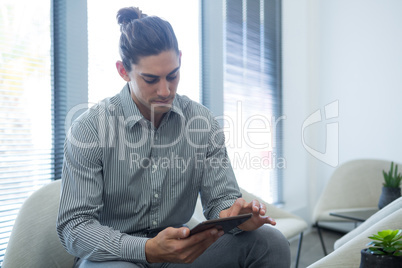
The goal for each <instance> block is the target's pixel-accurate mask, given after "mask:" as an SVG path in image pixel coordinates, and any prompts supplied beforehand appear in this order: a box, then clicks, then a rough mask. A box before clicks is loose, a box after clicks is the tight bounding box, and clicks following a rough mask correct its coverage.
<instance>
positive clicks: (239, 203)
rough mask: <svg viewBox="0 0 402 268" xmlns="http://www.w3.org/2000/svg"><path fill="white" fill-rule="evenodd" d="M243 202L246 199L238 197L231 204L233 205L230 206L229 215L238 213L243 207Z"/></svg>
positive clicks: (244, 202)
mask: <svg viewBox="0 0 402 268" xmlns="http://www.w3.org/2000/svg"><path fill="white" fill-rule="evenodd" d="M245 204H246V200H244V199H243V198H238V199H237V200H236V201H235V203H234V204H233V206H232V207H231V208H230V213H229V217H230V216H237V215H239V213H240V211H241V210H242V209H243V207H244V206H245Z"/></svg>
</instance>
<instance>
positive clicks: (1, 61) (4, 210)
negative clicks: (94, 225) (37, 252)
mask: <svg viewBox="0 0 402 268" xmlns="http://www.w3.org/2000/svg"><path fill="white" fill-rule="evenodd" d="M50 10H51V8H50V1H48V0H38V1H30V0H24V1H23V0H21V1H14V0H2V1H1V2H0V103H1V105H0V266H1V263H2V260H3V258H4V253H5V249H6V247H7V242H8V238H9V236H10V233H11V229H12V226H13V223H14V221H15V218H16V215H17V213H18V210H19V208H20V206H21V205H22V203H23V202H24V200H25V199H26V198H27V197H28V196H29V195H30V194H31V193H32V192H34V191H35V190H36V189H38V188H39V187H41V186H42V185H44V184H46V183H48V182H49V181H50V180H51V178H52V161H53V160H52V113H51V110H52V92H51V88H52V79H51V19H50Z"/></svg>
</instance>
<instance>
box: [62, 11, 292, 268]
mask: <svg viewBox="0 0 402 268" xmlns="http://www.w3.org/2000/svg"><path fill="white" fill-rule="evenodd" d="M117 19H118V22H119V24H120V26H121V28H120V29H121V32H122V34H121V37H120V55H121V58H122V60H121V61H118V62H117V63H116V68H117V71H118V73H119V74H120V76H121V77H122V78H123V79H124V80H125V81H126V82H127V84H126V86H125V87H124V88H123V89H122V91H121V92H120V93H119V94H118V95H116V96H114V97H111V98H108V99H105V100H104V101H102V102H101V103H100V104H99V105H96V106H95V107H94V108H91V109H90V110H88V111H87V112H86V113H84V114H83V115H82V116H80V117H79V118H78V119H77V120H76V121H75V122H74V123H73V124H72V126H71V129H70V131H69V133H68V136H67V139H66V144H65V159H64V165H63V184H62V195H61V202H60V211H59V218H58V233H59V236H60V239H61V241H62V243H63V245H64V246H65V248H66V249H67V251H69V252H70V253H71V254H72V255H74V256H76V257H77V261H76V264H75V266H76V267H94V266H96V267H266V266H272V267H288V266H289V263H290V260H289V259H290V257H289V255H290V253H289V245H288V242H287V241H286V239H285V238H284V237H283V236H282V235H281V234H280V233H279V232H278V231H277V230H275V229H273V228H270V227H268V226H264V224H266V223H268V224H273V225H274V224H275V221H274V220H273V219H271V218H270V217H268V216H265V214H266V207H265V205H264V204H262V203H260V202H259V201H257V200H254V201H253V202H251V203H247V202H246V201H245V200H244V199H242V198H240V196H241V194H240V192H239V188H238V185H237V183H236V180H235V177H234V174H233V170H232V168H231V166H230V163H229V161H228V158H227V153H226V148H225V146H224V135H223V132H222V131H221V130H220V128H219V125H218V123H217V122H216V120H215V119H214V118H213V116H212V115H211V113H210V112H209V111H208V110H207V109H206V108H205V107H203V106H202V105H200V104H198V103H195V102H193V101H191V100H189V99H188V98H187V97H183V96H179V95H177V94H176V90H177V86H178V83H179V79H180V64H181V52H180V51H179V49H178V45H177V40H176V37H175V35H174V32H173V29H172V27H171V26H170V24H169V23H168V22H167V21H164V20H162V19H160V18H158V17H148V16H146V15H145V14H142V13H141V11H140V10H139V9H137V8H123V9H121V10H120V11H119V12H118V15H117ZM198 194H200V195H201V200H202V204H203V208H204V215H205V216H206V217H207V218H208V219H214V218H219V217H220V218H224V217H229V216H234V215H239V214H245V213H252V214H253V216H252V218H251V219H250V220H248V221H246V222H245V223H243V224H241V225H240V226H238V228H235V229H234V230H232V231H231V232H230V233H228V234H224V233H223V232H222V231H219V230H218V229H216V228H213V229H210V230H206V231H203V232H201V233H198V234H194V235H191V236H190V235H189V233H190V230H189V229H188V228H187V227H185V226H184V224H185V223H186V222H187V221H188V220H189V219H190V218H191V216H192V214H193V212H194V207H195V203H196V200H197V196H198Z"/></svg>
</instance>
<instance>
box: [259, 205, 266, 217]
mask: <svg viewBox="0 0 402 268" xmlns="http://www.w3.org/2000/svg"><path fill="white" fill-rule="evenodd" d="M265 213H267V206H266V205H265V204H264V203H260V215H261V216H264V215H265Z"/></svg>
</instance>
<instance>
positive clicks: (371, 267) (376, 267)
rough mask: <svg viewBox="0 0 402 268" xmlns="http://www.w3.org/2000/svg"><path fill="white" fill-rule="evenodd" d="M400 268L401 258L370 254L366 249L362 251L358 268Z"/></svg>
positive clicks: (401, 265) (401, 264)
mask: <svg viewBox="0 0 402 268" xmlns="http://www.w3.org/2000/svg"><path fill="white" fill-rule="evenodd" d="M396 267H402V256H389V255H376V254H371V251H370V250H368V249H367V248H365V249H362V251H361V259H360V268H396Z"/></svg>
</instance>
